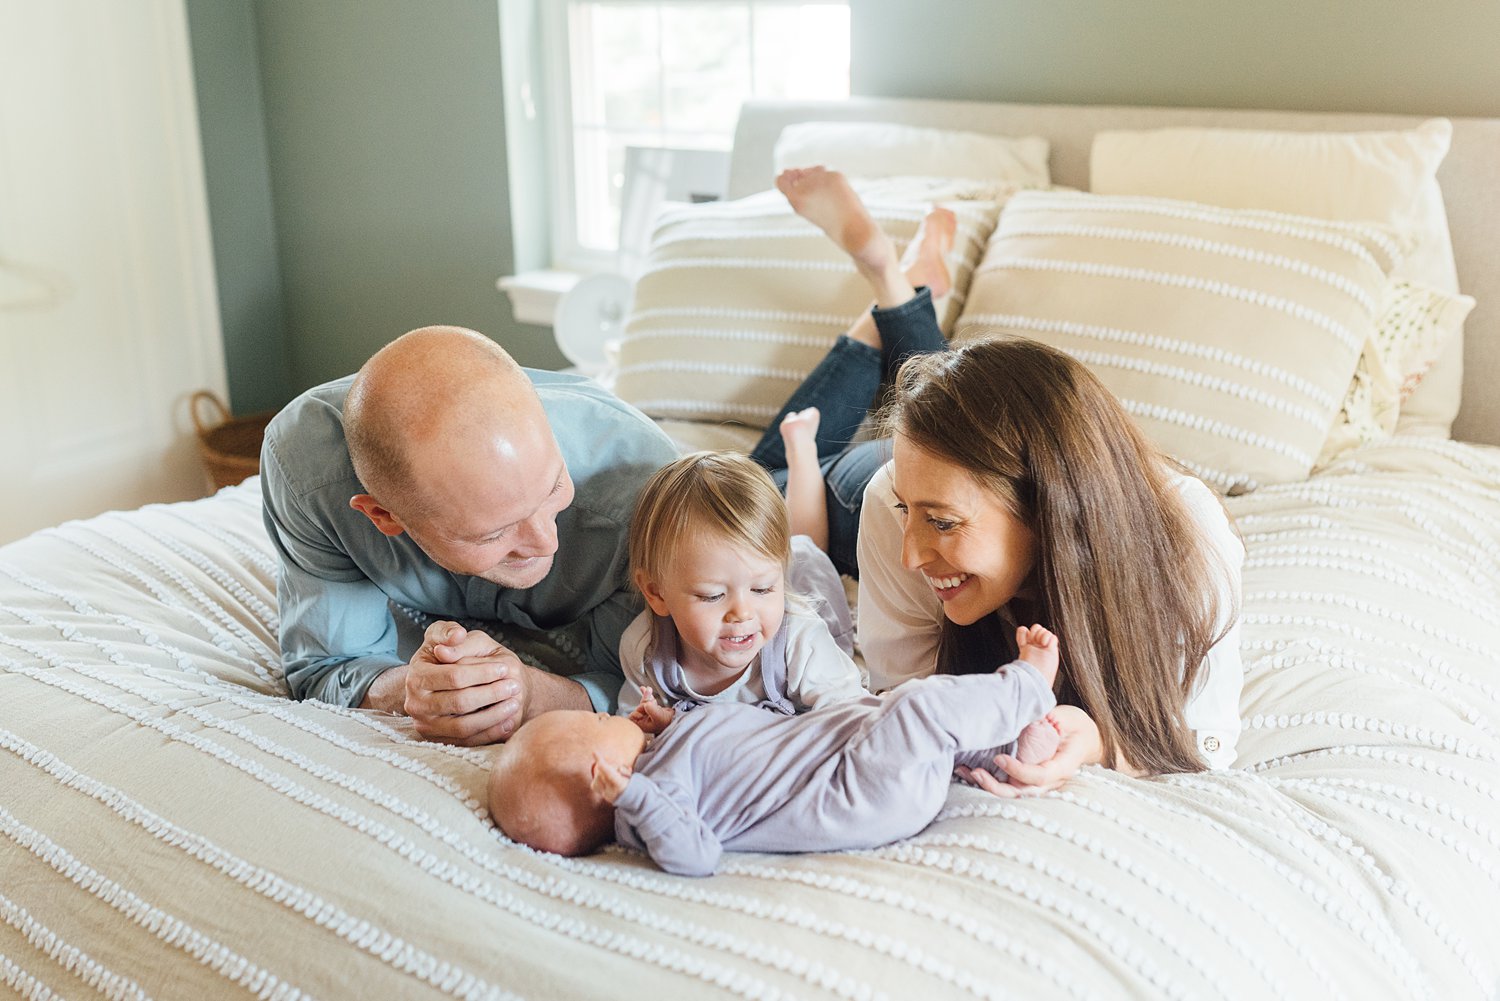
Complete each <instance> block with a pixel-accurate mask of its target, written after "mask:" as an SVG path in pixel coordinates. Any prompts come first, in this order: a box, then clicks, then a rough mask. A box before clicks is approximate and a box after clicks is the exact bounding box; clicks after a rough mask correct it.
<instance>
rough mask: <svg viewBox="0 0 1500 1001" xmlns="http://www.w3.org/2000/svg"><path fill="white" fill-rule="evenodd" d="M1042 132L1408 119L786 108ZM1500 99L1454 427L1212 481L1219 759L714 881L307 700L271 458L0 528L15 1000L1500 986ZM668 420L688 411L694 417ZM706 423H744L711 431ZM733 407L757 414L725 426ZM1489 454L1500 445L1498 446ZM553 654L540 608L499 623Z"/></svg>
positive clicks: (985, 801) (973, 814) (1460, 248)
mask: <svg viewBox="0 0 1500 1001" xmlns="http://www.w3.org/2000/svg"><path fill="white" fill-rule="evenodd" d="M834 118H857V119H864V120H884V121H896V122H901V121H904V122H914V123H921V124H925V125H939V126H943V127H948V128H954V127H965V128H969V129H974V130H977V131H980V132H992V133H997V134H1011V135H1022V134H1025V135H1040V136H1043V137H1046V138H1048V139H1050V140H1051V142H1052V151H1051V152H1052V155H1051V166H1052V179H1053V181H1055V182H1058V183H1062V184H1068V185H1072V186H1075V187H1080V188H1084V187H1087V181H1088V177H1087V171H1086V169H1085V162H1086V154H1087V149H1088V142H1089V137H1090V136H1091V135H1092V134H1093V133H1094V132H1096V131H1098V130H1100V129H1110V128H1121V127H1124V128H1149V127H1155V126H1160V125H1169V124H1184V123H1185V124H1192V125H1198V124H1207V123H1212V124H1221V125H1231V126H1244V127H1248V128H1266V127H1276V128H1287V129H1305V130H1358V129H1390V128H1407V127H1410V126H1413V125H1415V124H1416V122H1415V121H1414V120H1409V119H1391V118H1386V117H1365V116H1347V115H1342V116H1316V115H1298V114H1272V113H1248V112H1208V111H1180V110H1170V109H1138V108H1136V109H1126V108H1083V107H1073V108H1069V107H1057V108H1039V107H1025V106H1011V105H990V104H985V105H976V104H957V103H922V102H897V101H864V102H853V103H851V104H849V105H829V106H825V105H787V104H776V105H764V106H755V107H751V108H748V109H747V110H746V113H745V115H744V116H743V118H742V121H741V127H740V133H739V135H738V137H737V140H736V153H735V160H734V170H733V172H732V182H731V183H732V185H734V186H735V191H734V192H733V193H735V194H743V193H749V192H752V191H755V190H759V189H761V188H764V187H765V186H766V184H767V183H768V181H769V176H770V148H771V145H772V143H773V141H774V137H775V135H776V134H777V133H778V132H779V131H780V129H781V127H782V126H783V125H785V124H787V123H789V122H794V121H807V120H828V119H834ZM1497 168H1500V121H1481V120H1473V121H1458V122H1455V131H1454V136H1453V146H1452V152H1451V153H1450V154H1449V155H1448V157H1447V159H1446V160H1445V161H1444V164H1443V167H1442V170H1441V172H1440V174H1439V179H1440V181H1441V183H1442V185H1443V194H1444V196H1445V197H1446V200H1447V207H1448V217H1449V220H1450V222H1451V228H1452V234H1453V246H1454V249H1455V254H1456V258H1457V266H1458V276H1459V281H1460V283H1461V285H1462V287H1463V288H1464V290H1465V291H1466V292H1468V293H1469V294H1471V295H1472V296H1474V297H1475V299H1476V300H1477V301H1478V305H1477V306H1476V308H1475V309H1474V311H1473V312H1472V314H1470V316H1469V319H1468V323H1467V326H1466V329H1465V340H1464V348H1465V360H1466V361H1467V363H1468V364H1467V366H1466V372H1465V379H1464V385H1465V390H1466V391H1465V393H1464V394H1463V405H1462V410H1461V411H1460V414H1459V418H1458V421H1457V423H1456V425H1455V427H1456V428H1457V433H1458V435H1459V437H1461V438H1464V439H1467V441H1455V440H1451V439H1449V438H1447V437H1444V436H1440V435H1432V434H1416V433H1412V434H1396V435H1393V436H1386V437H1383V438H1381V439H1380V440H1376V441H1371V442H1368V443H1366V444H1362V445H1360V446H1359V447H1355V448H1351V449H1349V450H1347V451H1345V452H1344V453H1343V454H1341V455H1340V456H1338V457H1337V458H1336V459H1334V460H1332V461H1330V462H1328V463H1326V464H1324V465H1323V466H1322V467H1321V468H1319V470H1318V471H1317V472H1316V473H1315V474H1314V475H1311V476H1309V477H1306V478H1303V479H1300V480H1293V481H1290V482H1284V483H1275V484H1266V485H1261V486H1259V488H1258V489H1254V490H1251V491H1249V492H1245V493H1243V495H1241V496H1231V497H1229V498H1227V500H1226V504H1227V505H1228V507H1229V509H1230V510H1231V512H1232V513H1233V514H1234V516H1235V517H1236V519H1237V521H1238V524H1239V527H1240V530H1241V531H1242V533H1243V535H1244V539H1245V542H1246V547H1247V560H1246V567H1245V574H1244V605H1243V608H1244V634H1243V651H1244V657H1245V666H1246V681H1245V689H1244V696H1243V700H1242V706H1241V708H1242V716H1243V720H1244V732H1243V735H1242V737H1241V739H1240V743H1239V754H1238V759H1237V761H1236V766H1235V768H1233V769H1231V770H1228V771H1222V772H1214V773H1204V774H1198V775H1190V776H1174V777H1167V778H1157V779H1151V780H1134V779H1128V778H1124V777H1122V776H1120V775H1118V774H1115V773H1113V772H1109V771H1105V770H1102V769H1098V768H1090V769H1085V770H1084V771H1083V772H1082V773H1081V774H1080V775H1079V776H1078V777H1077V778H1076V779H1075V780H1073V781H1072V782H1070V783H1069V784H1068V785H1067V786H1066V787H1065V788H1064V789H1063V790H1061V791H1060V792H1058V793H1055V794H1051V795H1047V796H1044V797H1040V798H1034V799H1024V800H1018V801H1010V800H997V799H994V798H991V797H988V796H986V795H984V794H981V793H979V792H976V791H974V790H972V789H968V788H964V787H960V786H957V785H955V786H954V787H953V790H952V793H951V796H950V798H949V800H948V803H947V806H946V808H945V809H944V811H943V813H942V815H941V816H940V817H939V818H938V820H937V821H936V822H935V823H934V824H933V825H932V826H931V827H930V828H928V829H927V830H926V831H924V832H923V833H921V834H920V835H918V836H916V837H914V838H912V839H910V840H909V841H906V842H903V843H900V844H897V845H893V846H891V847H889V848H885V849H880V850H877V851H868V852H857V853H847V854H838V855H817V856H813V855H809V856H768V855H735V856H732V857H730V859H729V861H728V863H727V865H726V866H725V867H724V869H723V871H722V873H721V874H720V875H718V876H715V877H713V878H711V879H707V880H691V879H682V878H675V877H670V876H667V875H664V874H662V873H661V872H659V871H657V870H656V869H655V868H653V867H652V866H651V865H650V864H649V862H647V861H646V860H645V859H643V858H642V857H640V856H638V855H634V854H631V853H629V852H625V851H621V850H608V851H606V852H604V853H602V854H600V855H597V856H593V857H588V858H580V859H571V860H570V859H562V858H558V857H554V856H547V855H541V854H537V853H534V852H531V851H529V850H526V849H523V848H520V847H517V846H515V845H513V844H510V843H509V842H507V841H505V840H504V839H503V838H502V837H501V836H500V835H499V834H498V833H497V831H496V830H495V828H494V827H493V825H492V824H491V823H490V822H489V820H488V818H487V816H486V814H485V811H484V809H483V806H482V800H483V790H484V782H485V777H486V766H487V761H488V752H486V751H484V750H482V749H478V750H473V749H461V748H453V747H448V746H444V745H438V744H432V743H427V742H424V741H422V740H420V739H417V738H416V736H415V734H414V733H413V731H412V730H411V728H410V727H409V726H407V725H406V724H405V723H404V721H403V720H401V719H399V718H392V717H386V716H379V715H375V714H371V713H362V712H357V711H351V710H346V709H341V708H336V707H331V706H327V705H323V704H320V703H300V704H299V703H293V702H290V701H288V699H287V697H286V688H285V684H284V682H283V679H282V677H281V675H280V671H279V668H278V659H277V650H276V640H275V636H276V609H275V585H274V580H275V572H276V566H275V561H274V559H273V557H272V555H271V552H270V549H269V544H268V542H267V539H266V537H265V534H264V530H263V528H262V526H261V521H260V512H259V493H258V489H257V486H256V484H255V482H254V481H253V480H252V481H250V482H249V483H247V484H245V485H242V486H239V487H233V488H229V489H226V490H224V491H221V492H219V493H218V494H216V495H215V496H213V497H211V498H207V499H204V500H200V501H195V502H192V503H188V504H178V505H169V506H153V507H147V508H144V509H141V510H138V511H132V512H123V513H112V514H107V515H104V516H101V517H99V518H95V519H92V520H89V521H83V522H73V523H69V524H66V525H63V526H60V527H58V528H54V529H48V530H45V531H43V532H40V533H38V534H36V535H33V536H31V537H29V538H26V539H23V540H20V541H18V542H15V543H13V544H11V545H8V546H6V547H4V548H3V549H0V752H3V753H0V790H3V792H0V834H3V837H0V919H3V920H0V984H4V985H5V987H6V989H7V990H8V991H9V992H12V993H14V994H16V995H18V996H22V997H34V998H46V997H52V996H63V997H79V996H91V995H93V994H102V995H105V996H108V997H120V998H135V997H147V996H167V997H195V998H196V997H239V996H254V997H263V998H283V999H291V998H302V997H308V998H313V997H353V996H363V997H370V998H387V997H443V996H448V997H459V998H489V997H494V998H517V997H519V998H582V997H609V998H634V997H651V998H662V997H744V998H779V997H829V998H851V999H866V998H870V999H873V998H880V997H888V998H908V997H912V998H916V997H920V998H935V997H971V996H972V997H978V998H990V997H997V998H1005V997H1015V998H1028V997H1043V996H1045V997H1070V998H1099V999H1106V998H1120V997H1140V998H1271V997H1277V998H1301V997H1319V998H1349V999H1354V998H1376V997H1378V998H1432V999H1442V1001H1447V999H1457V998H1485V997H1493V996H1495V995H1496V993H1497V992H1500V960H1497V956H1500V920H1497V918H1500V904H1497V902H1496V901H1497V900H1500V767H1497V754H1500V738H1497V736H1496V728H1497V725H1500V665H1497V663H1496V657H1495V652H1496V651H1497V650H1500V448H1496V447H1495V445H1497V444H1500V401H1497V398H1496V397H1495V394H1494V393H1493V391H1492V389H1491V387H1490V386H1489V383H1490V382H1491V381H1492V380H1493V378H1494V375H1495V373H1496V372H1500V305H1497V304H1500V269H1496V268H1495V266H1494V263H1493V262H1494V259H1495V258H1494V252H1493V241H1494V234H1495V233H1497V232H1500V189H1497V188H1496V187H1495V186H1494V183H1493V181H1492V178H1493V177H1494V176H1495V172H1496V170H1497ZM672 423H673V427H674V428H676V429H677V430H678V431H679V432H680V431H681V424H682V422H681V421H674V422H672ZM700 432H701V435H700V440H707V439H713V440H737V441H742V440H743V434H742V433H739V432H735V431H732V430H728V429H725V428H723V427H722V426H721V425H719V424H713V425H710V426H708V427H705V428H700ZM737 434H738V435H739V437H736V435H737ZM1486 442H1487V443H1488V444H1482V443H1486ZM502 638H504V639H507V640H510V641H514V642H516V643H517V644H519V645H522V646H525V647H526V648H527V649H529V650H532V655H534V656H538V657H545V656H546V653H545V651H544V650H542V649H541V648H540V647H537V648H535V649H532V647H531V644H532V642H533V641H532V640H531V639H530V638H526V637H502Z"/></svg>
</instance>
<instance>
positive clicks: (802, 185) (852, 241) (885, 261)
mask: <svg viewBox="0 0 1500 1001" xmlns="http://www.w3.org/2000/svg"><path fill="white" fill-rule="evenodd" d="M776 189H777V190H778V191H780V192H781V193H782V194H783V195H786V200H787V201H789V202H791V204H792V209H793V211H795V212H796V213H797V214H798V215H800V216H801V217H802V218H804V219H806V220H807V221H808V222H810V223H812V224H813V225H814V226H816V227H818V228H819V229H821V230H822V231H823V232H824V233H827V234H828V237H829V238H830V239H831V240H833V242H834V243H836V244H838V246H839V248H840V249H841V250H843V251H844V253H846V254H848V255H849V256H850V257H852V258H853V259H854V266H855V267H856V268H858V269H859V271H860V273H862V274H864V275H865V277H866V278H867V279H869V280H870V281H871V283H872V284H874V283H876V282H883V281H889V278H890V275H891V273H892V272H895V273H897V274H899V273H900V268H901V264H900V261H899V259H898V258H897V257H896V247H895V244H893V243H891V238H890V237H889V236H887V235H886V234H885V231H884V230H882V229H881V228H880V227H879V226H877V225H876V224H875V220H874V219H872V218H871V217H870V213H869V210H868V209H866V208H865V205H864V202H862V201H860V200H859V195H857V194H856V193H855V191H854V189H853V188H851V187H850V186H849V181H848V180H847V179H846V178H845V177H844V175H843V174H840V173H839V172H838V171H836V170H828V169H826V168H824V167H800V168H792V169H789V170H783V171H782V172H781V173H780V174H779V175H777V177H776Z"/></svg>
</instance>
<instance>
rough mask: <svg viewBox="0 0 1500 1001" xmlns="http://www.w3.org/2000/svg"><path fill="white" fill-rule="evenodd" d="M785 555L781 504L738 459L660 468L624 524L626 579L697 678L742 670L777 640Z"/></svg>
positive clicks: (766, 482)
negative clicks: (700, 673) (671, 629)
mask: <svg viewBox="0 0 1500 1001" xmlns="http://www.w3.org/2000/svg"><path fill="white" fill-rule="evenodd" d="M791 552H792V536H791V528H790V526H789V525H788V523H787V513H786V502H785V501H784V500H782V497H781V493H780V492H779V491H778V490H777V489H776V484H775V483H774V482H772V480H771V477H770V474H768V473H767V472H766V471H765V470H764V469H762V468H761V467H760V465H759V464H757V463H756V462H755V461H754V460H753V459H751V458H750V457H749V456H746V455H743V454H741V453H738V452H694V453H692V454H691V455H684V456H683V457H682V458H680V459H678V460H677V461H675V462H672V463H670V464H668V465H666V466H664V467H662V468H661V469H660V470H658V471H657V472H656V474H655V475H654V476H652V477H651V479H650V480H649V481H648V482H647V483H646V486H645V488H644V489H643V490H642V491H641V496H640V499H639V500H638V501H637V503H636V509H635V516H634V517H633V518H632V519H631V522H630V576H631V580H632V581H634V583H635V585H636V587H638V588H640V591H641V594H642V595H643V596H644V597H645V599H646V603H647V604H648V605H650V607H651V610H652V611H653V612H655V613H656V614H657V615H661V616H668V617H670V618H671V619H672V621H673V623H674V624H675V625H676V626H677V631H678V634H679V636H680V637H681V638H682V640H683V643H684V644H685V646H686V648H687V649H686V650H685V651H684V653H685V655H686V656H687V657H688V659H689V660H692V661H694V662H695V663H696V664H697V665H698V666H699V667H700V668H702V669H703V670H710V671H715V672H717V671H719V670H723V671H727V672H732V673H738V672H740V671H743V670H744V668H745V667H746V666H748V665H749V664H750V662H751V661H752V660H754V658H755V655H756V654H758V653H759V652H760V649H761V647H762V646H764V645H765V642H766V640H768V639H769V638H770V637H771V636H774V635H775V634H776V631H777V630H778V629H779V628H780V627H781V620H782V617H783V616H784V615H785V612H786V568H787V564H788V563H789V562H790V560H791ZM736 630H740V631H739V632H736ZM690 666H691V665H690Z"/></svg>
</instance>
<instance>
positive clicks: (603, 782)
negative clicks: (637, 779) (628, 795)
mask: <svg viewBox="0 0 1500 1001" xmlns="http://www.w3.org/2000/svg"><path fill="white" fill-rule="evenodd" d="M629 783H630V766H629V765H617V764H612V763H611V762H608V761H605V760H604V759H603V758H602V757H600V756H599V752H598V751H595V752H594V765H593V767H592V768H591V769H590V770H589V788H590V789H592V790H594V792H596V793H598V794H599V796H600V797H601V798H602V799H603V800H604V802H606V803H608V804H610V805H611V806H613V805H614V802H615V800H617V799H619V798H620V796H621V794H623V793H624V792H625V786H626V785H628V784H629Z"/></svg>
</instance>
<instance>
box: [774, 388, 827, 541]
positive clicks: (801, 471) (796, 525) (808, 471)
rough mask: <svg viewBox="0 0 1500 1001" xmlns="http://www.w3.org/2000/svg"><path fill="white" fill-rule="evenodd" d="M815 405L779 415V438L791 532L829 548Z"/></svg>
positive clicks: (818, 416)
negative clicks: (784, 454)
mask: <svg viewBox="0 0 1500 1001" xmlns="http://www.w3.org/2000/svg"><path fill="white" fill-rule="evenodd" d="M821 419H822V415H821V414H820V413H819V412H818V408H817V407H808V408H807V409H806V410H794V411H792V412H791V413H789V414H787V415H786V416H785V417H783V418H782V419H781V428H780V431H781V441H782V444H783V445H785V446H786V466H787V480H786V510H787V520H788V521H790V522H791V529H792V534H793V535H805V536H807V537H808V538H810V539H812V540H813V543H814V544H815V545H817V547H818V548H819V549H821V550H823V551H825V552H826V551H827V550H828V501H827V498H825V497H824V496H823V470H822V469H821V468H820V467H819V466H818V442H817V434H818V424H819V423H820V421H821Z"/></svg>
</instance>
